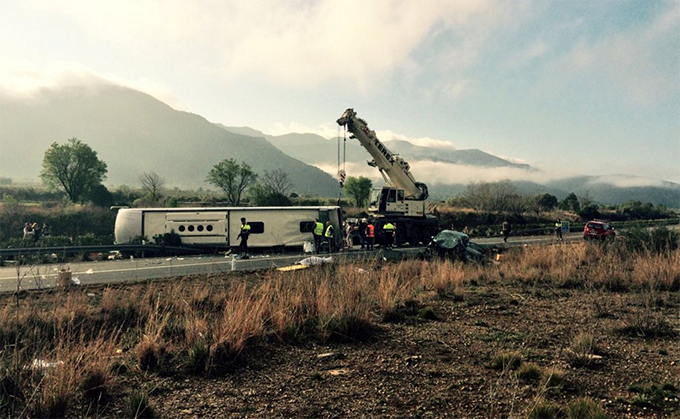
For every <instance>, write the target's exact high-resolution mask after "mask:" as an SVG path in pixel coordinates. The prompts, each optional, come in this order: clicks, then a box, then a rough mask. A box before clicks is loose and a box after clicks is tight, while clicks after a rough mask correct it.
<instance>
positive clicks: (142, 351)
mask: <svg viewBox="0 0 680 419" xmlns="http://www.w3.org/2000/svg"><path fill="white" fill-rule="evenodd" d="M135 351H136V354H137V361H138V362H139V367H140V368H141V369H142V370H145V371H154V370H157V369H158V368H160V367H161V366H162V365H163V364H164V361H165V357H166V354H167V353H166V346H165V344H163V343H162V342H160V341H158V340H153V339H150V338H149V337H145V338H144V339H143V340H142V341H141V342H140V343H139V344H138V345H137V348H136V350H135Z"/></svg>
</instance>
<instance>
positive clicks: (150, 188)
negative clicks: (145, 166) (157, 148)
mask: <svg viewBox="0 0 680 419" xmlns="http://www.w3.org/2000/svg"><path fill="white" fill-rule="evenodd" d="M139 181H140V182H142V189H144V190H145V191H146V192H147V193H148V194H151V199H152V200H153V202H156V201H157V200H158V198H160V192H161V188H162V187H163V185H165V178H163V177H161V176H160V175H159V174H158V173H156V172H148V173H147V172H144V173H143V174H142V175H141V176H139Z"/></svg>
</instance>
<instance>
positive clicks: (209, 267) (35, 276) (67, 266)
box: [0, 232, 582, 292]
mask: <svg viewBox="0 0 680 419" xmlns="http://www.w3.org/2000/svg"><path fill="white" fill-rule="evenodd" d="M581 237H582V233H581V232H575V233H569V234H565V235H564V239H565V241H574V240H582V238H581ZM472 241H474V242H476V243H479V244H485V245H494V244H499V245H500V244H503V240H502V238H498V237H495V238H484V239H473V240H472ZM555 242H556V240H555V238H554V237H553V236H533V237H510V239H509V240H508V243H507V244H506V245H508V246H513V245H533V244H550V243H555ZM357 249H358V246H355V248H354V249H353V250H351V251H349V252H342V253H337V254H333V255H319V256H333V257H334V258H357V257H368V258H374V257H382V256H390V254H383V253H381V252H382V251H381V250H377V251H374V252H364V251H360V250H357ZM421 249H422V248H403V249H395V250H394V253H392V254H391V256H393V257H401V256H402V255H403V254H417V253H418V252H419V251H420V250H421ZM306 257H309V255H303V254H289V255H253V256H252V257H251V258H250V259H247V260H238V259H236V258H234V257H232V256H226V257H225V256H223V255H215V256H213V255H210V256H185V257H176V256H173V257H164V258H145V259H141V258H135V259H123V260H111V261H97V262H76V263H58V264H46V265H25V266H18V267H17V266H5V267H0V292H14V291H17V289H22V290H36V289H50V288H55V287H56V285H57V277H58V274H59V272H60V271H61V270H66V271H70V272H71V276H72V280H73V282H75V283H79V284H80V285H81V286H84V285H90V284H115V283H122V282H129V281H140V280H149V279H156V278H172V277H179V276H185V275H201V274H203V275H209V274H216V273H223V272H232V271H236V270H259V269H269V268H276V267H282V266H289V265H293V264H295V262H297V261H300V260H302V259H304V258H306Z"/></svg>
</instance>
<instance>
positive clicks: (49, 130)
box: [0, 84, 338, 196]
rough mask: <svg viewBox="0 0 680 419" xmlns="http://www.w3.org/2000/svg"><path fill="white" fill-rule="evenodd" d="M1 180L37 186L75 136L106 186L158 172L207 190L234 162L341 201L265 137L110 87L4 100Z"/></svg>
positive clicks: (323, 180)
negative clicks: (47, 155) (57, 147)
mask: <svg viewBox="0 0 680 419" xmlns="http://www.w3.org/2000/svg"><path fill="white" fill-rule="evenodd" d="M0 99H1V100H0V127H1V128H0V176H3V177H9V178H12V179H15V180H17V179H37V177H38V175H39V173H40V170H41V165H42V159H43V156H44V152H45V151H46V150H47V149H48V148H49V146H50V145H51V144H52V143H54V142H58V143H60V144H62V143H65V142H66V140H68V139H69V138H73V137H76V138H78V139H80V140H81V141H83V142H84V143H86V144H88V145H89V146H90V147H92V149H94V150H95V151H96V152H97V153H98V155H99V158H100V159H102V160H103V161H104V162H106V163H107V165H108V176H107V180H106V181H105V183H106V184H109V185H111V184H112V185H121V184H127V185H131V186H135V185H139V184H140V182H139V179H138V178H139V176H140V175H141V174H142V173H144V172H150V171H154V172H156V173H158V174H159V175H161V176H162V177H164V178H165V180H166V185H168V186H171V185H172V186H178V187H189V188H197V187H207V186H209V184H207V183H206V182H205V178H206V176H207V174H208V172H209V171H210V169H211V168H212V166H213V165H215V164H216V163H218V162H219V161H221V160H224V159H229V158H234V159H236V160H237V161H239V162H241V161H244V162H246V163H248V164H249V165H251V166H252V168H253V170H254V171H255V172H257V173H263V172H264V171H265V170H267V171H272V170H274V169H282V170H284V171H285V172H287V173H288V174H289V175H290V178H291V180H292V182H293V184H294V188H293V191H294V192H296V193H298V194H311V195H318V196H337V194H338V184H337V181H335V180H334V179H333V177H331V176H330V175H328V174H326V173H325V172H323V171H321V170H320V169H318V168H316V167H313V166H310V165H308V164H305V163H303V162H301V161H300V160H297V159H295V158H293V157H290V156H288V155H286V154H284V153H283V152H281V151H280V150H279V149H277V148H276V147H274V146H273V145H272V144H270V143H269V142H268V141H267V140H266V139H264V138H262V137H261V136H255V137H253V136H246V135H241V134H237V133H233V132H229V131H227V130H225V129H223V128H221V127H219V126H217V125H215V124H213V123H211V122H209V121H207V120H206V119H205V118H203V117H201V116H199V115H195V114H191V113H187V112H180V111H177V110H175V109H172V108H171V107H170V106H168V105H166V104H164V103H162V102H160V101H158V100H156V99H154V98H153V97H151V96H149V95H147V94H144V93H141V92H138V91H135V90H131V89H128V88H124V87H120V86H115V85H111V84H101V85H97V86H96V87H92V86H90V87H77V88H76V87H72V88H68V89H59V90H51V89H44V90H41V91H39V92H37V93H36V94H35V95H33V96H31V97H20V98H19V97H0Z"/></svg>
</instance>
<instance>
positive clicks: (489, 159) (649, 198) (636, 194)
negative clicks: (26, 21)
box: [224, 127, 680, 208]
mask: <svg viewBox="0 0 680 419" xmlns="http://www.w3.org/2000/svg"><path fill="white" fill-rule="evenodd" d="M224 128H225V129H226V130H228V131H231V132H233V133H238V134H242V135H248V136H252V137H261V138H265V139H267V140H268V141H269V142H270V143H271V144H273V145H274V146H276V147H278V148H279V149H280V150H281V151H283V152H284V153H286V154H288V155H290V156H293V157H295V158H297V159H300V160H302V161H304V162H305V163H308V164H312V165H320V166H326V167H334V166H335V165H336V164H337V156H338V147H340V150H342V149H345V150H346V153H345V155H346V157H345V159H346V160H347V161H348V162H350V161H351V162H358V163H363V162H365V161H366V160H370V158H371V157H370V155H369V154H368V153H367V152H366V150H365V149H364V148H363V147H361V145H360V144H359V142H358V141H356V140H347V142H346V143H344V144H343V141H342V139H341V140H340V144H338V139H337V138H335V139H333V140H327V139H325V138H323V137H321V136H319V135H316V134H295V133H291V134H285V135H278V136H273V135H266V134H264V133H262V132H260V131H257V130H254V129H252V128H248V127H224ZM384 143H385V144H386V145H387V147H388V148H389V149H390V151H392V152H394V151H398V154H399V155H401V156H402V157H403V158H404V159H406V160H407V161H408V162H409V163H411V167H412V168H413V167H414V166H415V165H416V164H417V163H418V162H421V161H428V162H436V163H446V164H449V165H451V166H447V165H445V166H444V167H447V168H450V170H449V171H450V173H451V175H450V176H449V179H445V180H446V181H442V180H441V177H439V176H433V174H432V172H433V171H434V170H431V171H430V173H428V172H418V173H415V171H414V175H415V176H416V178H417V179H418V180H421V181H423V182H426V183H428V185H429V189H430V194H431V195H432V197H433V199H446V198H448V197H451V196H456V195H460V194H461V193H463V192H465V189H466V187H467V181H466V182H460V181H456V180H455V179H454V177H453V175H454V174H455V173H457V172H455V171H462V172H473V173H475V174H479V177H477V178H474V177H473V178H472V179H470V178H469V177H468V181H474V182H477V181H494V180H499V179H502V177H499V176H498V175H497V173H495V171H494V169H501V170H505V171H504V173H507V174H508V175H512V176H509V177H512V178H513V179H521V178H522V174H523V173H524V174H525V176H526V178H527V179H535V178H540V177H541V176H540V175H539V176H537V173H538V172H537V170H536V169H534V168H533V167H531V166H529V165H527V164H517V163H513V162H510V161H507V160H504V159H502V158H500V157H496V156H494V155H492V154H489V153H485V152H483V151H481V150H477V149H470V150H456V149H453V148H436V147H420V146H416V145H413V144H411V143H409V142H407V141H385V142H384ZM421 167H422V166H421ZM484 169H488V170H487V172H488V173H492V174H493V176H487V177H484ZM412 171H413V170H412ZM545 178H546V181H545V182H543V183H537V182H536V181H530V180H515V181H513V184H514V185H515V186H516V187H517V189H518V191H519V192H520V193H522V194H525V195H538V194H540V193H550V194H553V195H555V196H557V197H558V198H559V199H564V197H566V196H567V195H568V194H570V193H572V192H573V193H575V194H576V195H577V196H581V197H585V196H588V197H589V198H590V199H591V200H593V201H594V202H598V203H601V204H610V205H616V204H621V203H625V202H628V201H632V200H636V201H641V202H651V203H653V204H662V205H666V206H669V207H673V208H680V185H678V184H676V183H673V182H665V181H653V180H649V179H645V178H640V177H636V176H623V175H620V176H572V177H566V178H562V179H559V180H549V176H545Z"/></svg>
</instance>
